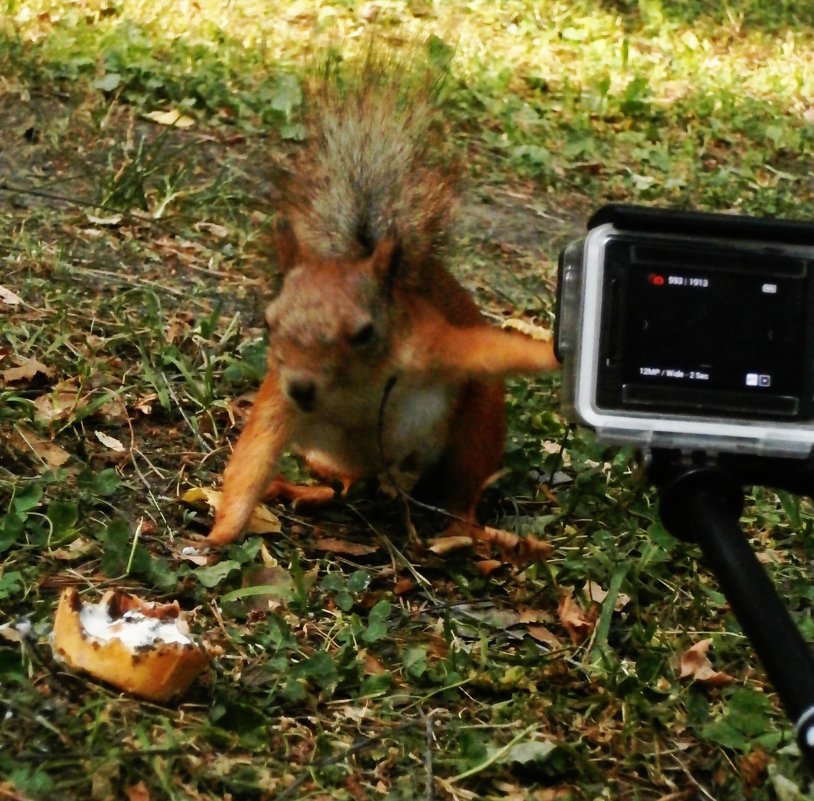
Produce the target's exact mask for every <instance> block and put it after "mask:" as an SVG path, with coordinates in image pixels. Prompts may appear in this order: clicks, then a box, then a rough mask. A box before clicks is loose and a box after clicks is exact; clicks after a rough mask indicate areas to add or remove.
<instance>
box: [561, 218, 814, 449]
mask: <svg viewBox="0 0 814 801" xmlns="http://www.w3.org/2000/svg"><path fill="white" fill-rule="evenodd" d="M559 266H560V277H559V290H558V314H557V329H556V334H555V336H556V348H557V355H558V357H559V359H560V361H561V362H562V365H563V407H564V411H565V414H566V415H567V416H568V417H569V418H570V419H571V420H573V421H574V422H578V423H581V424H583V425H585V426H588V427H589V428H591V429H593V430H594V431H595V432H596V434H597V437H598V438H599V439H600V440H601V441H604V442H608V443H613V444H630V445H634V446H637V447H638V448H640V449H643V450H652V449H656V448H658V449H679V450H685V451H703V452H706V453H734V454H741V453H742V454H751V455H760V456H773V457H799V458H804V457H808V456H810V455H811V454H812V448H813V447H814V226H812V225H808V224H804V223H798V222H792V221H788V220H766V219H759V218H753V217H741V216H734V215H726V214H702V213H694V212H679V211H666V210H659V209H650V208H644V207H638V206H606V207H604V208H602V209H600V210H599V211H598V212H597V213H596V214H594V215H593V217H592V218H591V219H590V221H589V223H588V233H587V235H586V236H585V237H584V238H582V239H580V240H578V241H575V242H572V243H570V244H569V245H568V246H567V247H566V248H565V250H564V251H563V252H562V254H561V255H560V265H559Z"/></svg>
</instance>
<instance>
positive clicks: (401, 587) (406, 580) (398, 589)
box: [393, 576, 417, 595]
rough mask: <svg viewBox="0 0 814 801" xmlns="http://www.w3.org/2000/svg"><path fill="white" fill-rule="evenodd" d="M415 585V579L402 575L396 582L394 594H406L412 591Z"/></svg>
mask: <svg viewBox="0 0 814 801" xmlns="http://www.w3.org/2000/svg"><path fill="white" fill-rule="evenodd" d="M416 586H417V585H416V582H415V579H413V578H410V576H404V577H403V578H400V579H399V580H398V581H397V582H396V586H395V587H394V588H393V592H394V594H396V595H406V594H407V593H408V592H412V591H413V590H414V589H415V588H416Z"/></svg>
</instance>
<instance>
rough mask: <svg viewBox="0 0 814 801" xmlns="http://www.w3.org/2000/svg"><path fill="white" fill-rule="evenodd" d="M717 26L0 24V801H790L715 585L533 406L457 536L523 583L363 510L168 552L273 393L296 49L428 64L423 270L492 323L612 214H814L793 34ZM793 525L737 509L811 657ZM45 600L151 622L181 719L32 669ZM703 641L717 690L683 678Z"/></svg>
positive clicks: (42, 20)
mask: <svg viewBox="0 0 814 801" xmlns="http://www.w3.org/2000/svg"><path fill="white" fill-rule="evenodd" d="M272 6H273V7H272ZM709 7H710V4H707V3H703V2H700V0H685V2H675V3H669V4H662V3H660V2H656V0H640V1H639V2H637V3H633V2H630V1H629V0H617V2H612V1H611V0H602V1H600V0H581V2H575V3H558V2H552V0H547V1H546V2H540V3H532V2H527V3H524V2H520V1H519V0H504V2H500V3H487V2H463V0H456V1H455V2H450V3H435V4H433V3H430V2H422V0H413V1H412V2H409V3H405V2H396V1H395V0H394V1H393V2H381V3H380V4H378V6H377V8H378V12H377V13H375V11H374V7H373V6H371V5H363V4H358V3H354V2H335V3H323V4H319V5H314V4H307V3H292V4H288V5H279V7H278V5H276V4H261V3H258V2H252V0H243V2H236V3H232V4H221V3H214V2H210V0H198V2H189V3H184V4H178V3H167V2H160V0H119V1H118V2H107V0H95V2H89V3H79V2H67V0H66V1H65V2H61V3H52V2H45V0H42V2H22V1H18V2H14V1H13V0H11V1H10V2H8V3H7V4H6V13H5V14H3V15H2V19H0V32H1V33H2V37H0V76H2V77H0V124H2V127H3V130H4V131H5V134H4V136H5V137H6V145H5V146H4V147H3V149H0V204H1V206H2V210H3V217H4V220H6V224H5V225H4V226H3V228H2V230H0V245H1V246H2V256H1V257H0V258H2V271H0V285H2V287H3V288H4V289H5V290H7V291H9V292H11V293H14V295H16V296H18V298H19V301H20V302H16V301H13V302H11V303H9V302H8V301H7V300H5V299H4V298H7V297H9V296H8V295H5V294H3V295H2V296H0V312H2V313H1V314H0V433H2V437H1V438H0V626H4V628H2V629H0V798H10V799H25V800H26V801H39V800H40V799H46V798H48V799H94V801H95V800H96V799H99V800H102V799H122V798H127V799H131V800H132V799H147V798H149V799H153V800H154V799H163V798H166V799H178V800H179V801H180V800H181V799H184V800H186V799H190V800H193V799H226V798H231V799H285V798H313V799H317V798H337V799H366V798H371V799H374V798H382V799H393V800H395V799H413V798H421V799H431V798H438V799H441V798H444V799H446V798H449V799H455V800H456V801H457V800H458V799H461V800H462V801H463V800H465V799H472V798H478V799H493V798H494V799H497V798H500V799H506V798H508V799H521V798H523V799H526V798H530V799H537V801H547V800H548V799H617V798H624V799H653V800H654V801H655V800H656V799H668V798H669V799H679V798H687V799H694V798H707V799H709V798H716V799H741V798H750V799H774V798H781V799H795V798H804V797H806V793H807V791H808V778H807V777H806V775H805V773H804V771H803V768H802V766H801V765H800V763H799V758H798V755H797V754H796V752H795V747H794V746H793V744H792V743H793V734H792V732H791V728H790V725H789V724H788V722H787V721H786V719H785V717H784V716H783V714H782V712H781V710H780V709H779V706H778V703H777V700H776V697H775V695H774V694H773V692H772V689H771V687H769V686H768V685H767V683H766V680H765V677H764V675H763V674H762V672H761V670H760V668H759V667H758V666H757V665H756V660H755V658H754V656H753V654H752V653H751V651H750V649H749V647H748V643H747V642H746V641H745V640H744V638H743V636H742V635H741V634H740V632H739V629H738V627H737V625H736V624H735V622H734V621H733V619H732V616H731V614H730V613H729V611H728V608H727V606H726V603H725V600H724V599H723V597H722V596H721V594H720V592H719V590H718V588H717V586H716V584H715V582H714V580H713V579H712V577H711V576H710V575H709V573H708V572H707V571H706V570H705V568H704V567H703V565H699V564H698V562H697V561H696V560H695V558H694V557H695V556H697V554H696V553H695V552H694V551H693V549H691V548H688V547H686V546H683V545H680V544H678V543H677V542H675V541H674V540H673V539H672V538H671V537H670V536H669V535H668V534H667V533H666V532H665V531H664V529H663V528H662V527H661V525H660V524H659V522H658V517H657V514H656V509H655V505H654V504H655V502H654V498H653V496H652V495H651V494H650V492H649V491H647V490H646V488H644V487H642V486H640V485H639V484H638V483H637V482H636V480H635V479H634V477H633V476H632V475H631V472H630V469H629V467H628V457H629V454H626V453H622V454H615V453H612V452H604V451H603V450H601V449H600V448H598V447H597V445H596V444H595V443H594V442H593V441H592V439H591V437H590V435H589V434H587V433H585V432H571V433H569V432H568V431H567V426H566V424H565V422H564V421H563V420H562V419H561V417H560V416H559V414H558V384H557V381H558V379H557V377H556V376H543V377H540V378H539V379H536V380H534V381H517V382H514V383H513V384H512V387H511V393H510V397H509V423H510V435H509V438H508V442H507V456H506V467H507V472H506V474H505V475H503V476H502V477H501V479H500V480H499V482H498V484H497V486H496V487H495V488H494V489H493V490H492V491H491V492H490V493H489V495H488V497H487V499H486V503H485V505H484V509H483V519H484V520H485V521H488V522H489V523H492V524H496V525H499V526H501V527H503V528H506V529H510V530H513V531H516V532H519V533H522V534H528V533H533V534H536V535H538V536H541V537H544V538H545V539H547V540H548V541H549V542H550V543H551V544H552V546H553V552H552V555H551V557H550V559H548V560H547V561H546V562H544V563H534V564H520V565H515V564H512V563H511V562H504V563H503V564H501V565H500V566H499V567H498V568H497V569H496V570H495V572H493V573H492V574H491V575H490V576H488V577H484V576H483V575H481V573H480V572H479V571H478V570H477V569H476V568H475V566H474V563H473V561H472V559H471V558H470V557H469V556H467V555H461V554H452V555H448V556H446V557H444V558H438V557H436V556H434V555H433V554H431V553H429V552H428V551H426V550H424V549H423V548H421V547H419V546H417V545H416V544H415V543H413V542H412V541H411V540H410V539H409V538H408V536H407V526H406V523H405V515H404V511H403V509H402V508H401V507H400V506H399V504H397V503H393V502H383V501H381V500H376V501H373V500H370V499H369V498H367V497H364V496H363V495H361V494H357V495H353V496H352V497H351V499H350V501H349V503H348V504H347V505H342V506H338V507H336V508H333V509H330V510H325V511H322V512H320V513H319V514H318V515H315V516H301V515H297V514H294V513H292V512H291V511H290V510H286V509H284V508H281V509H279V510H277V511H278V512H279V515H280V518H281V521H282V529H283V530H282V532H281V534H279V535H272V536H270V537H267V538H265V539H264V540H262V541H261V540H260V539H259V538H257V537H251V538H249V539H248V540H247V541H246V542H244V543H243V544H241V545H239V546H233V547H232V548H230V549H229V551H228V553H227V554H226V555H225V556H224V559H223V560H222V561H221V562H220V563H219V565H218V566H216V567H202V566H198V565H195V564H193V563H191V562H189V561H185V560H184V559H183V558H181V557H180V550H181V545H182V544H183V543H184V542H185V541H186V540H187V539H189V538H191V537H193V536H194V535H196V534H203V533H205V532H206V531H207V529H208V525H209V517H208V514H207V512H206V510H204V509H200V508H197V507H191V506H187V505H185V504H183V503H181V502H179V500H178V499H179V496H180V495H181V494H182V493H183V492H184V491H185V490H187V489H189V488H190V487H193V486H199V485H203V486H210V485H214V484H216V483H217V482H218V481H219V478H220V475H221V472H222V469H223V466H224V463H225V461H226V458H227V454H228V451H229V442H232V441H234V438H235V436H236V434H237V430H238V427H239V426H240V424H241V422H242V419H243V416H244V415H245V412H246V408H247V405H248V402H247V400H246V395H247V393H250V392H251V391H252V390H253V389H254V388H255V387H256V386H257V383H258V381H259V378H260V377H261V376H262V372H263V369H264V358H265V356H264V344H263V335H262V328H263V327H262V310H263V306H264V301H265V299H266V298H267V297H268V295H269V292H270V291H271V287H272V284H273V280H272V276H270V275H269V270H268V267H267V259H266V249H267V248H268V235H267V230H268V222H269V220H270V219H271V218H272V217H273V213H274V208H275V204H276V202H277V199H278V198H277V197H276V194H275V192H276V190H275V187H274V184H273V181H271V180H270V178H269V176H271V175H272V174H273V167H274V164H275V162H276V160H278V159H280V158H283V157H284V155H285V154H286V153H288V152H290V150H291V149H292V148H296V147H297V146H298V140H299V139H300V138H301V136H302V135H303V131H302V128H301V127H300V124H299V122H300V119H299V113H300V110H301V95H300V91H299V86H300V80H301V78H302V75H303V71H304V69H305V66H306V64H307V63H309V62H310V61H311V60H312V59H313V58H314V56H315V54H316V55H317V56H318V55H319V54H320V53H322V52H324V51H325V48H327V47H330V46H335V45H336V43H337V42H341V43H342V44H343V46H344V47H347V48H349V49H351V50H352V49H353V48H354V47H355V46H356V45H357V43H358V42H359V41H360V36H359V34H361V33H363V32H366V31H368V30H373V31H374V32H375V33H377V34H378V35H379V36H381V37H384V38H386V39H387V40H389V41H391V42H392V43H394V44H395V45H396V46H398V45H399V43H400V42H403V41H412V40H415V39H421V40H426V39H428V38H429V37H433V38H432V40H431V41H432V47H434V48H436V49H441V50H444V49H445V48H447V47H449V48H453V60H452V75H451V80H450V81H449V83H448V86H447V90H446V92H447V97H446V108H447V111H448V114H449V118H450V122H451V125H452V129H453V131H454V133H455V138H456V140H457V141H458V144H459V146H460V147H461V149H462V150H463V151H464V152H466V154H467V162H468V164H469V165H470V175H469V176H468V178H469V181H468V188H467V190H466V192H465V194H464V197H463V200H462V205H461V214H460V231H459V232H458V234H459V247H458V249H457V250H456V255H455V257H454V259H455V261H454V264H453V265H452V266H453V269H454V270H455V271H456V272H457V273H458V274H459V275H460V276H461V277H462V279H463V280H464V281H465V282H466V283H467V285H468V286H469V287H470V288H471V289H472V291H473V292H474V293H476V295H477V297H478V299H479V302H480V303H481V305H482V306H483V307H484V310H485V311H486V313H487V314H489V315H490V316H492V317H493V318H496V319H499V318H501V317H503V316H505V315H506V314H507V313H516V314H519V315H523V316H526V317H527V318H534V317H536V318H539V319H542V320H544V321H550V319H551V316H552V299H553V298H552V295H553V287H554V271H555V270H554V265H555V260H556V255H557V253H558V251H559V249H560V247H561V246H562V245H563V244H564V243H565V242H566V241H567V240H568V239H570V238H571V237H574V236H577V235H579V233H580V232H581V230H582V228H583V225H584V220H585V218H586V216H587V214H588V213H589V212H590V211H591V210H592V209H593V208H594V207H596V206H597V205H598V204H599V203H601V202H603V201H610V200H614V201H618V200H623V201H633V202H648V203H654V204H662V205H678V206H683V207H693V208H705V209H726V210H737V211H742V212H752V213H759V214H777V215H785V216H791V217H798V218H810V217H812V216H814V191H813V190H814V187H813V186H812V179H811V170H810V163H811V155H812V148H813V147H814V122H812V111H811V109H812V108H814V66H812V65H814V58H812V56H814V38H813V37H812V34H811V23H812V22H814V18H813V17H814V13H813V12H812V8H811V6H810V4H809V3H804V2H802V1H801V0H800V1H799V2H795V1H794V0H787V1H786V2H783V3H776V4H773V5H770V6H767V5H766V4H765V3H760V2H758V1H757V0H751V1H745V2H740V3H735V2H731V3H729V4H724V5H722V6H721V7H720V8H717V7H716V8H715V9H714V10H710V8H709ZM167 111H177V112H179V113H180V114H182V115H184V117H186V118H187V121H188V123H189V124H188V127H170V126H168V125H166V124H161V122H162V120H163V118H161V117H156V116H155V114H156V113H164V112H167ZM32 360H36V363H35V362H34V361H32ZM18 368H20V369H18ZM116 442H118V443H119V444H120V446H121V447H120V448H119V447H117V446H116V444H115V443H116ZM562 444H564V446H565V450H564V452H563V451H562V448H561V447H560V446H561V445H562ZM296 469H297V468H296V466H294V465H293V464H292V465H291V470H292V471H294V470H296ZM413 516H414V521H415V524H416V526H417V528H418V530H419V533H420V534H421V535H422V536H424V537H428V536H431V535H432V534H433V532H434V521H432V520H429V519H426V518H424V517H422V516H421V515H420V514H419V513H418V512H415V513H414V515H413ZM812 520H814V518H812V516H811V513H810V507H809V505H808V502H807V501H804V502H799V501H797V500H796V499H793V498H790V497H787V496H776V495H774V494H772V493H769V492H766V491H756V492H755V493H754V494H753V495H752V496H750V498H749V503H748V507H747V512H746V515H745V518H744V522H745V525H746V529H747V533H748V535H749V537H750V538H751V539H752V541H753V543H754V544H755V546H756V547H757V548H759V549H760V550H761V551H762V552H763V553H765V554H766V558H767V563H766V566H767V569H768V570H769V572H770V573H771V575H772V577H773V578H774V580H775V581H776V582H777V583H778V586H779V589H780V592H781V594H782V595H783V596H784V597H786V598H787V599H788V601H789V605H790V607H791V609H792V611H793V613H794V615H795V618H796V620H797V621H798V623H799V625H800V626H801V628H802V629H803V632H804V634H805V635H806V637H807V638H808V639H809V640H810V639H812V637H814V625H812V621H811V617H810V612H809V609H810V605H811V599H812V593H814V591H812V589H811V582H810V576H809V571H808V566H809V564H810V562H811V556H812V553H811V550H812V545H811V528H812ZM328 538H331V539H333V540H339V541H340V542H342V543H345V544H346V545H359V544H362V545H368V546H370V547H371V548H373V549H374V550H372V551H371V552H369V553H363V554H359V553H353V552H352V551H353V550H354V549H353V548H351V547H348V548H345V550H348V551H349V552H348V553H344V552H342V549H339V552H337V548H336V546H335V545H334V546H333V547H329V546H328V545H326V540H328ZM68 585H73V586H77V587H78V588H79V589H80V590H81V591H82V592H83V593H84V594H85V595H86V597H88V598H91V599H95V598H97V597H98V594H99V592H100V591H101V590H103V589H105V588H108V587H112V586H122V587H127V588H131V589H134V590H137V591H139V592H140V593H142V594H143V595H145V596H148V597H151V598H169V597H174V598H178V599H179V600H180V602H181V603H182V605H183V607H184V608H185V609H188V610H191V611H192V618H193V628H194V630H195V632H196V633H197V634H198V635H199V636H201V637H203V638H204V639H205V640H206V641H207V642H208V643H209V645H210V646H211V647H212V649H213V650H214V651H215V652H216V654H217V655H216V657H215V658H214V661H213V667H212V670H211V671H210V672H209V673H208V674H207V675H206V676H205V678H204V679H203V680H202V681H201V682H199V683H197V684H196V685H195V687H194V688H193V691H192V692H191V694H190V695H189V696H188V697H187V698H186V699H185V700H184V703H183V704H182V705H181V706H179V707H177V708H175V707H171V708H164V707H159V706H155V705H151V704H146V703H140V702H137V701H135V700H133V699H132V698H129V697H127V696H124V695H120V694H119V693H117V692H115V691H113V690H111V689H110V688H108V687H105V686H101V685H97V684H94V683H93V682H91V681H89V680H88V679H86V678H82V677H79V676H75V675H72V674H70V673H68V672H67V671H65V670H64V669H63V668H61V667H60V666H59V665H58V664H55V663H54V662H53V661H52V658H51V655H50V649H49V648H48V634H49V631H50V627H51V622H52V616H53V611H54V608H55V602H56V599H57V597H58V595H59V591H60V590H61V589H62V588H63V587H65V586H68ZM255 587H265V588H266V590H267V593H266V594H263V595H252V594H251V593H252V592H253V591H254V590H252V589H251V588H255ZM600 591H601V592H600ZM603 593H607V595H606V596H605V595H603ZM22 620H27V621H29V622H30V624H31V629H30V632H28V633H25V632H26V629H25V627H22V628H20V627H19V625H18V624H19V622H20V621H22ZM21 632H22V633H21ZM707 638H709V639H711V640H712V645H711V649H710V651H709V657H710V659H711V661H712V663H713V664H714V667H715V669H716V670H718V671H721V672H724V673H727V674H729V675H730V676H731V677H732V681H731V682H730V683H729V684H725V685H722V686H711V685H708V684H704V683H702V682H699V681H693V680H692V679H690V678H684V679H682V678H680V676H679V671H678V662H679V658H680V656H681V655H682V654H683V653H684V652H685V651H686V650H687V649H688V648H689V647H690V646H691V645H693V644H695V643H697V642H699V641H700V640H703V639H707Z"/></svg>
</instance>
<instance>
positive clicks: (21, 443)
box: [10, 426, 71, 470]
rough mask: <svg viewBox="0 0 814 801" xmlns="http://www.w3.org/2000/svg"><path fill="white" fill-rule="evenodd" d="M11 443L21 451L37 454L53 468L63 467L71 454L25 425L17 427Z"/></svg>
mask: <svg viewBox="0 0 814 801" xmlns="http://www.w3.org/2000/svg"><path fill="white" fill-rule="evenodd" d="M10 442H11V444H12V445H13V446H14V447H15V448H17V450H19V451H26V450H30V451H32V452H33V453H34V454H36V455H37V456H38V457H39V458H40V459H42V461H43V462H45V464H46V465H47V466H48V467H49V468H50V469H51V470H56V469H57V468H58V467H62V465H64V464H65V462H67V461H68V459H70V458H71V455H70V454H69V453H68V451H66V450H64V449H63V448H60V446H59V445H57V444H56V443H54V442H51V440H49V439H45V438H43V437H41V436H40V435H39V434H37V433H36V432H34V431H32V430H31V429H30V428H26V427H25V426H20V427H18V428H16V429H15V431H14V434H12V436H11V439H10Z"/></svg>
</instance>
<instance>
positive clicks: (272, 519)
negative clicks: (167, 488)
mask: <svg viewBox="0 0 814 801" xmlns="http://www.w3.org/2000/svg"><path fill="white" fill-rule="evenodd" d="M222 494H223V493H221V492H219V491H218V490H213V489H209V488H208V487H192V488H191V489H188V490H187V491H186V492H185V493H184V494H183V495H182V496H181V500H182V501H184V502H185V503H200V502H201V501H205V502H206V503H207V504H208V505H209V507H210V508H211V509H212V510H213V511H217V509H218V506H220V501H221V496H222ZM282 530H283V529H282V526H281V525H280V518H279V517H277V515H275V514H274V512H272V511H271V510H270V509H268V508H267V507H265V506H263V505H262V504H261V505H258V506H255V508H254V512H252V516H251V518H250V519H249V522H248V523H247V524H246V531H247V532H248V533H249V534H279V533H280V532H281V531H282Z"/></svg>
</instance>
